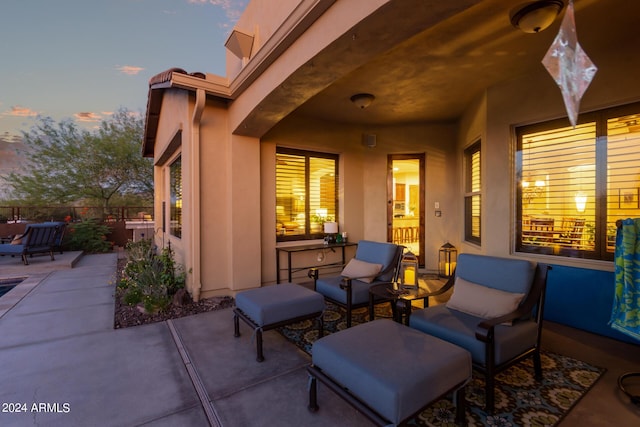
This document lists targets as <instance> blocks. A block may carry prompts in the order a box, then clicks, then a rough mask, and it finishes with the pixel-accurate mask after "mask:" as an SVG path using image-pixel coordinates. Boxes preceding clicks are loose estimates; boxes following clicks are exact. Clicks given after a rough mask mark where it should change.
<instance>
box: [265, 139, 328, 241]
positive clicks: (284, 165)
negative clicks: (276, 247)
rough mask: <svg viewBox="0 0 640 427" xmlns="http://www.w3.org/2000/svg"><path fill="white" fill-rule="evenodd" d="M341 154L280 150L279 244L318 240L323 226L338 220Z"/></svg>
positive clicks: (278, 156)
mask: <svg viewBox="0 0 640 427" xmlns="http://www.w3.org/2000/svg"><path fill="white" fill-rule="evenodd" d="M337 213H338V155H336V154H328V153H317V152H312V151H303V150H295V149H290V148H282V147H278V148H277V149H276V234H277V240H278V241H286V240H304V239H317V238H322V237H323V236H324V233H323V224H324V223H325V222H327V221H337Z"/></svg>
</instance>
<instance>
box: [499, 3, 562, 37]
mask: <svg viewBox="0 0 640 427" xmlns="http://www.w3.org/2000/svg"><path fill="white" fill-rule="evenodd" d="M563 7H564V2H563V1H562V0H538V1H533V2H528V3H524V4H521V5H520V6H518V7H516V8H515V9H513V10H512V11H511V13H510V17H511V25H513V26H514V27H516V28H519V29H520V30H522V31H524V32H525V33H539V32H540V31H542V30H544V29H546V28H548V27H549V25H551V24H553V21H554V20H555V19H556V17H557V16H558V15H559V14H560V12H561V11H562V8H563Z"/></svg>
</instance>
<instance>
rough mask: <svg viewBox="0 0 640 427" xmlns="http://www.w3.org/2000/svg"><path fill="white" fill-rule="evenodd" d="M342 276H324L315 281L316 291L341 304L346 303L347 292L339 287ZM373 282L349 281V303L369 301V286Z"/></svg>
mask: <svg viewBox="0 0 640 427" xmlns="http://www.w3.org/2000/svg"><path fill="white" fill-rule="evenodd" d="M341 284H342V276H334V277H325V278H322V279H318V281H317V282H316V292H318V293H320V294H322V295H324V296H325V297H327V298H330V299H332V300H334V301H337V302H339V303H341V304H346V303H347V293H346V292H345V290H344V289H342V288H340V285H341ZM372 285H373V283H365V282H362V281H360V280H352V281H351V303H352V304H354V305H356V304H364V303H367V302H369V288H370V287H371V286H372Z"/></svg>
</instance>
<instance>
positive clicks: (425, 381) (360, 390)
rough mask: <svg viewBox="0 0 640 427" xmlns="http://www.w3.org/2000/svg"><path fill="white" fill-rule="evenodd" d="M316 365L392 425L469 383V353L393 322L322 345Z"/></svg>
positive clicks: (347, 331)
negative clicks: (467, 381)
mask: <svg viewBox="0 0 640 427" xmlns="http://www.w3.org/2000/svg"><path fill="white" fill-rule="evenodd" d="M312 359H313V364H314V365H315V366H317V367H318V368H320V369H322V371H323V372H324V373H325V374H326V375H328V376H329V377H331V378H333V379H334V381H336V382H337V383H339V384H341V385H343V386H344V387H346V388H347V389H349V391H350V392H351V393H353V394H354V395H355V396H357V397H358V398H359V399H360V400H362V401H363V402H365V403H366V404H367V405H368V406H370V407H371V408H372V409H374V410H375V411H376V412H378V413H379V414H380V415H382V416H383V417H384V418H386V419H387V420H389V421H391V422H392V423H394V425H395V424H398V423H400V422H401V421H403V420H404V419H406V418H407V417H409V416H410V415H413V414H414V413H415V412H417V411H418V410H419V409H420V408H422V407H424V406H425V405H426V404H428V403H429V402H431V401H433V400H434V399H436V398H437V397H439V396H441V395H442V394H444V393H446V392H447V391H449V390H450V389H452V388H453V387H455V386H456V385H458V384H460V383H462V382H464V381H466V380H468V379H470V377H471V357H470V355H469V353H468V352H467V351H466V350H464V349H462V348H460V347H458V346H455V345H452V344H450V343H448V342H445V341H443V340H440V339H438V338H435V337H432V336H429V335H426V334H423V333H421V332H418V331H416V330H413V329H411V328H407V327H406V326H404V325H401V324H399V323H396V322H393V321H392V320H389V319H379V320H375V321H373V322H367V323H363V324H361V325H357V326H354V327H352V328H349V329H345V330H342V331H339V332H337V333H333V334H331V335H329V336H326V337H324V338H321V339H319V340H318V341H316V342H315V343H314V344H313V348H312Z"/></svg>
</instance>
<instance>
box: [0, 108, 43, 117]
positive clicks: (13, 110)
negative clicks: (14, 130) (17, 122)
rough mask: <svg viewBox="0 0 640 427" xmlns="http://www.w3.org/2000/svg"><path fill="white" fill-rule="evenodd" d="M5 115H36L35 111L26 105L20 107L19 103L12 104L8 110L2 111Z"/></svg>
mask: <svg viewBox="0 0 640 427" xmlns="http://www.w3.org/2000/svg"><path fill="white" fill-rule="evenodd" d="M2 114H3V115H5V116H12V117H35V116H37V115H38V112H37V111H33V110H32V109H30V108H27V107H21V106H19V105H14V106H13V107H11V109H10V110H8V111H5V112H4V113H2Z"/></svg>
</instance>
